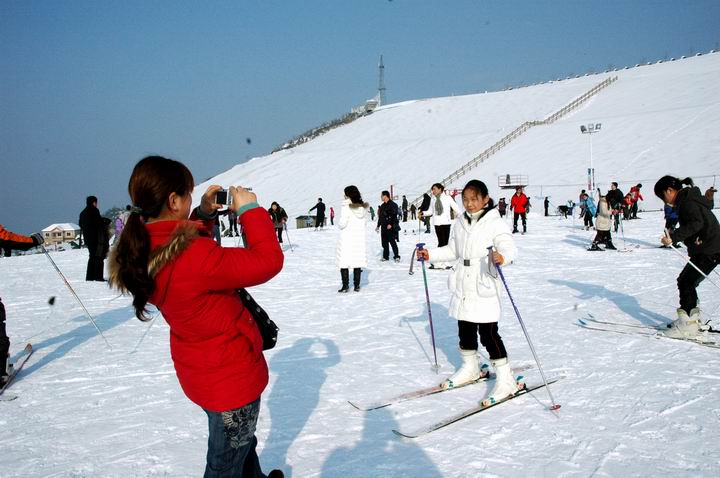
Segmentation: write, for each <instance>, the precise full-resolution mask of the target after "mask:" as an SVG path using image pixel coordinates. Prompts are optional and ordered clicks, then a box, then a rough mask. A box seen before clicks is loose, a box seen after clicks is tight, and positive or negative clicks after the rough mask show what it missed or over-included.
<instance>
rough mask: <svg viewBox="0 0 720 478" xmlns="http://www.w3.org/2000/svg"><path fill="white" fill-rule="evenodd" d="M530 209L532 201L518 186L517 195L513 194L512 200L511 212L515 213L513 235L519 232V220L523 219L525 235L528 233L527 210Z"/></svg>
mask: <svg viewBox="0 0 720 478" xmlns="http://www.w3.org/2000/svg"><path fill="white" fill-rule="evenodd" d="M529 207H530V201H529V200H528V197H527V196H526V195H525V193H524V192H523V188H522V187H520V186H518V187H517V188H515V194H513V197H512V199H511V200H510V210H511V211H513V213H514V214H513V230H512V232H513V234H515V233H516V232H518V228H517V223H518V218H522V226H523V232H522V233H523V234H525V233H526V232H527V210H528V208H529Z"/></svg>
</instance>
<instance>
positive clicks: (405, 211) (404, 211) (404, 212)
mask: <svg viewBox="0 0 720 478" xmlns="http://www.w3.org/2000/svg"><path fill="white" fill-rule="evenodd" d="M400 208H401V209H402V222H407V218H408V200H407V198H406V197H405V195H404V194H403V198H402V203H401V205H400Z"/></svg>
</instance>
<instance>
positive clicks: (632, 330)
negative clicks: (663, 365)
mask: <svg viewBox="0 0 720 478" xmlns="http://www.w3.org/2000/svg"><path fill="white" fill-rule="evenodd" d="M576 325H577V326H578V327H582V328H583V329H588V330H597V331H600V332H612V333H615V334H623V335H636V336H642V337H654V338H656V339H668V340H682V341H684V342H691V343H694V344H698V345H702V346H704V347H710V348H715V349H720V343H717V342H714V341H712V340H703V338H702V337H698V338H684V337H671V336H669V335H665V334H663V333H662V329H657V328H652V327H648V328H643V327H642V326H635V327H633V326H628V325H627V324H611V323H606V324H603V323H602V322H599V321H594V320H588V319H587V318H584V319H578V322H577V324H576ZM622 327H627V328H624V329H623V328H622Z"/></svg>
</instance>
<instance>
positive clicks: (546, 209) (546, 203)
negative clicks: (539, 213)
mask: <svg viewBox="0 0 720 478" xmlns="http://www.w3.org/2000/svg"><path fill="white" fill-rule="evenodd" d="M543 205H544V206H545V216H549V215H550V214H549V213H548V208H549V207H550V198H548V197H547V196H545V202H544V203H543Z"/></svg>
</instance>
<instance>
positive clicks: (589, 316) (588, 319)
mask: <svg viewBox="0 0 720 478" xmlns="http://www.w3.org/2000/svg"><path fill="white" fill-rule="evenodd" d="M583 320H584V321H586V322H593V323H595V324H605V325H617V326H619V327H631V328H633V329H646V330H657V331H658V332H662V331H663V330H666V329H667V328H669V327H670V324H669V323H668V324H663V325H643V324H624V323H622V322H611V321H608V320H599V319H596V318H595V316H594V315H593V314H590V313H588V314H587V316H586V317H584V318H583ZM703 327H708V329H707V330H704V332H710V333H711V334H720V330H717V329H713V328H712V326H711V325H709V321H708V323H706V324H704V325H703Z"/></svg>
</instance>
